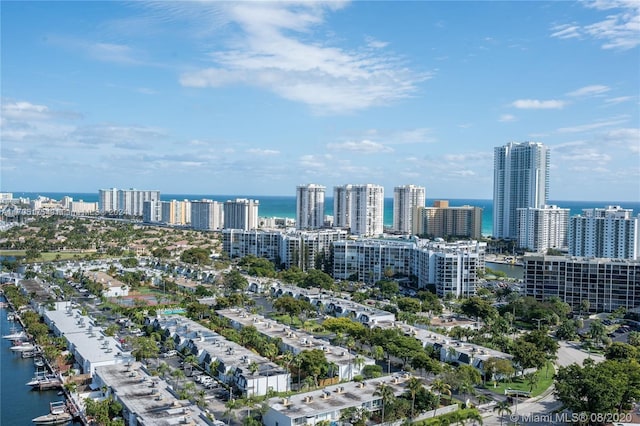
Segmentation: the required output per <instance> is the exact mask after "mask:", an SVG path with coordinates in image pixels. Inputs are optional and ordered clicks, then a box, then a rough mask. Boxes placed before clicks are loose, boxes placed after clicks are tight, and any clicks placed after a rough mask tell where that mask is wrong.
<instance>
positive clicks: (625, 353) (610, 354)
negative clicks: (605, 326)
mask: <svg viewBox="0 0 640 426" xmlns="http://www.w3.org/2000/svg"><path fill="white" fill-rule="evenodd" d="M604 356H605V358H607V359H611V360H618V361H624V360H631V359H636V358H638V357H639V356H640V351H638V349H637V348H636V347H635V346H632V345H630V344H628V343H622V342H613V343H612V344H611V345H610V346H609V347H608V348H607V350H606V351H605V353H604Z"/></svg>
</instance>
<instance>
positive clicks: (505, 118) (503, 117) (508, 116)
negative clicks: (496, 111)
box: [498, 114, 516, 123]
mask: <svg viewBox="0 0 640 426" xmlns="http://www.w3.org/2000/svg"><path fill="white" fill-rule="evenodd" d="M498 121H499V122H501V123H510V122H512V121H516V116H515V115H512V114H502V115H501V116H500V118H499V119H498Z"/></svg>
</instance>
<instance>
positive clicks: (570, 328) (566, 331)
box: [556, 320, 578, 340]
mask: <svg viewBox="0 0 640 426" xmlns="http://www.w3.org/2000/svg"><path fill="white" fill-rule="evenodd" d="M556 337H557V338H558V339H560V340H573V339H575V338H576V337H578V325H577V324H576V322H575V321H574V320H565V321H563V322H561V323H560V325H559V326H558V328H557V329H556Z"/></svg>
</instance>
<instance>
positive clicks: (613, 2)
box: [551, 0, 640, 50]
mask: <svg viewBox="0 0 640 426" xmlns="http://www.w3.org/2000/svg"><path fill="white" fill-rule="evenodd" d="M580 4H582V5H584V6H586V7H589V8H591V9H597V10H603V11H606V15H605V17H604V19H601V20H599V21H596V22H593V23H591V24H586V25H578V24H576V23H571V24H561V25H556V26H553V27H552V28H551V31H552V33H551V37H555V38H560V39H568V38H592V39H595V40H599V41H600V42H601V43H602V48H603V49H618V50H628V49H632V48H634V47H636V46H638V45H640V2H639V1H637V0H606V1H605V0H595V1H589V2H580Z"/></svg>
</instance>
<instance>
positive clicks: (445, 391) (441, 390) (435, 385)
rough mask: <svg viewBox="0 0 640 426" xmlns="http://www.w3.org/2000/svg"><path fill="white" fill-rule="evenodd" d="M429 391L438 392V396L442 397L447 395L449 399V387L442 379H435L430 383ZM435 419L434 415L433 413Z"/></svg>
mask: <svg viewBox="0 0 640 426" xmlns="http://www.w3.org/2000/svg"><path fill="white" fill-rule="evenodd" d="M431 390H432V391H434V392H438V395H439V396H440V397H442V395H447V396H448V397H449V398H451V385H450V384H449V383H447V382H445V381H444V380H442V379H436V380H434V381H433V382H432V383H431ZM433 415H434V417H435V413H433Z"/></svg>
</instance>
